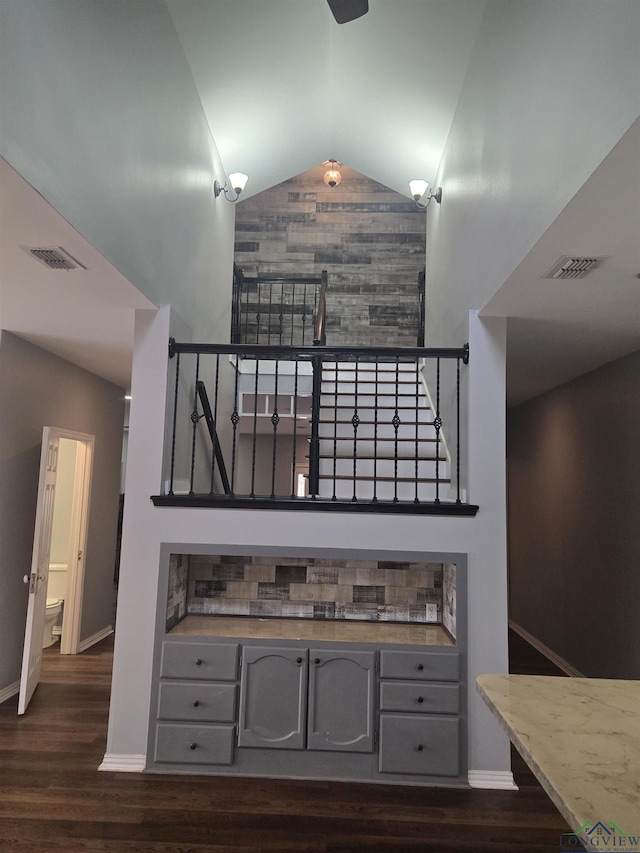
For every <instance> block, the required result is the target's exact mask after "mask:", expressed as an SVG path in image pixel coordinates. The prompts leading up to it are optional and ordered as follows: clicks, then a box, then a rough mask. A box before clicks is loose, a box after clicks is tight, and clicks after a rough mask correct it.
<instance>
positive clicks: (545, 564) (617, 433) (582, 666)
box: [508, 351, 640, 678]
mask: <svg viewBox="0 0 640 853" xmlns="http://www.w3.org/2000/svg"><path fill="white" fill-rule="evenodd" d="M639 424H640V351H638V352H636V353H634V354H633V355H630V356H628V357H626V358H623V359H620V360H618V361H615V362H612V363H611V364H608V365H605V366H604V367H602V368H600V369H598V370H595V371H593V372H592V373H588V374H585V375H584V376H581V377H579V378H578V379H576V380H574V381H572V382H569V383H567V384H566V385H563V386H562V387H560V388H557V389H555V390H554V391H551V392H549V393H548V394H544V395H543V396H541V397H538V398H536V399H534V400H531V401H530V402H527V403H524V404H522V405H520V406H517V407H516V408H514V409H512V410H511V411H510V412H509V416H508V457H509V461H508V466H509V552H510V572H509V578H510V607H511V614H510V615H511V618H512V619H513V620H514V621H515V622H516V623H517V624H518V625H520V626H521V627H522V628H524V629H526V630H527V631H528V632H529V633H530V634H532V635H533V636H534V637H536V638H537V639H538V640H540V641H541V642H542V643H544V645H546V646H547V647H548V648H550V649H551V650H552V651H553V652H555V653H556V654H557V655H559V656H560V657H561V658H563V659H564V660H565V661H567V662H568V663H569V664H571V665H572V666H573V667H574V668H575V669H577V670H578V671H579V672H581V673H583V674H584V675H587V676H590V677H598V678H640V619H639V618H638V616H639V613H638V602H639V601H640V573H639V572H638V567H639V556H640V525H639V524H638V507H640V476H639V474H638V472H639V471H640V441H639V440H638V425H639Z"/></svg>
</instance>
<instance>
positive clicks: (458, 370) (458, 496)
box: [456, 345, 468, 504]
mask: <svg viewBox="0 0 640 853" xmlns="http://www.w3.org/2000/svg"><path fill="white" fill-rule="evenodd" d="M467 347H468V345H467ZM456 423H457V436H456V481H457V497H456V503H457V504H459V503H460V502H461V501H460V359H459V358H457V359H456Z"/></svg>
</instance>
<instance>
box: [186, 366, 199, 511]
mask: <svg viewBox="0 0 640 853" xmlns="http://www.w3.org/2000/svg"><path fill="white" fill-rule="evenodd" d="M199 378H200V354H199V353H198V355H196V381H195V382H194V383H193V410H192V412H191V423H192V424H193V426H192V431H191V475H190V477H189V494H190V495H192V494H193V493H194V492H193V472H194V469H195V464H196V431H197V429H198V421H199V420H200V418H201V417H202V415H199V414H198V381H199Z"/></svg>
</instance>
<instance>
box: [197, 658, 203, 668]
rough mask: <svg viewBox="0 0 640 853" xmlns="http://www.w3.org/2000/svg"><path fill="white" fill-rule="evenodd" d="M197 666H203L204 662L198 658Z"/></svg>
mask: <svg viewBox="0 0 640 853" xmlns="http://www.w3.org/2000/svg"><path fill="white" fill-rule="evenodd" d="M196 666H202V660H201V659H200V658H196Z"/></svg>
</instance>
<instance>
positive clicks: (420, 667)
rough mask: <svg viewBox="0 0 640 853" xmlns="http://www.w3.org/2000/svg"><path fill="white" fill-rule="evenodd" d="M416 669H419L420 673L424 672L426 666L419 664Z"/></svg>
mask: <svg viewBox="0 0 640 853" xmlns="http://www.w3.org/2000/svg"><path fill="white" fill-rule="evenodd" d="M416 669H419V670H420V672H422V670H423V669H424V664H422V663H419V664H418V666H417V667H416Z"/></svg>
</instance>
